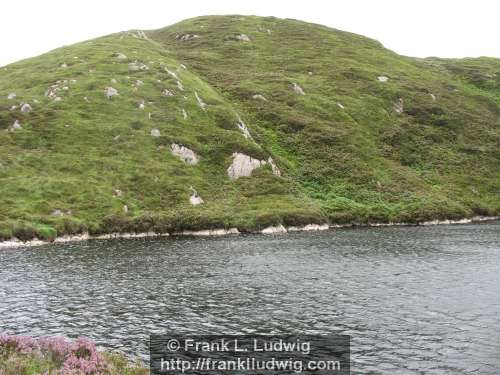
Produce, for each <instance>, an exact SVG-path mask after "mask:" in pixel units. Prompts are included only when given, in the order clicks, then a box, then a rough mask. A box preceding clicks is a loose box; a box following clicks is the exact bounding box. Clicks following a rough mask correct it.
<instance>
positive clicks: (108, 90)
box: [105, 86, 118, 99]
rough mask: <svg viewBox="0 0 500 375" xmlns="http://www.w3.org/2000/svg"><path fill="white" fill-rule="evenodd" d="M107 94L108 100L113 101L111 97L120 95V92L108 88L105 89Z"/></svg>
mask: <svg viewBox="0 0 500 375" xmlns="http://www.w3.org/2000/svg"><path fill="white" fill-rule="evenodd" d="M105 94H106V97H107V98H108V99H111V97H113V96H116V95H118V90H117V89H115V88H113V87H110V86H108V87H106V89H105Z"/></svg>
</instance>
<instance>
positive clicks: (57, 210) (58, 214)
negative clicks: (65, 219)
mask: <svg viewBox="0 0 500 375" xmlns="http://www.w3.org/2000/svg"><path fill="white" fill-rule="evenodd" d="M50 215H51V216H56V217H62V216H65V215H66V214H65V213H64V212H63V211H61V210H59V209H55V210H54V211H52V212H51V213H50Z"/></svg>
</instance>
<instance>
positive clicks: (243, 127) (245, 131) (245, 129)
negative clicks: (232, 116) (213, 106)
mask: <svg viewBox="0 0 500 375" xmlns="http://www.w3.org/2000/svg"><path fill="white" fill-rule="evenodd" d="M236 125H237V126H238V129H240V130H241V133H243V136H244V137H245V138H247V139H253V138H252V136H251V135H250V131H249V130H248V127H247V126H246V124H245V123H244V122H243V120H242V119H241V117H239V116H238V122H237V123H236Z"/></svg>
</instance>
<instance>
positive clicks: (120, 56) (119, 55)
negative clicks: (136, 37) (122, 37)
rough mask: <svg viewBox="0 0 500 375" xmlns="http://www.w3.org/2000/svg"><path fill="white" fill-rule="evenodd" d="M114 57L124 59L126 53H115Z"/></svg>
mask: <svg viewBox="0 0 500 375" xmlns="http://www.w3.org/2000/svg"><path fill="white" fill-rule="evenodd" d="M116 58H117V59H118V60H126V59H127V55H124V54H123V53H118V54H117V55H116Z"/></svg>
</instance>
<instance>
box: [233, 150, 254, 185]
mask: <svg viewBox="0 0 500 375" xmlns="http://www.w3.org/2000/svg"><path fill="white" fill-rule="evenodd" d="M260 166H262V162H261V161H260V160H258V159H254V158H252V157H250V156H248V155H245V154H241V153H239V152H235V153H234V154H233V162H232V164H231V165H230V166H229V168H228V169H227V174H228V176H229V178H230V179H231V180H236V179H237V178H240V177H249V176H251V175H252V171H253V170H254V169H257V168H259V167H260Z"/></svg>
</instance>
